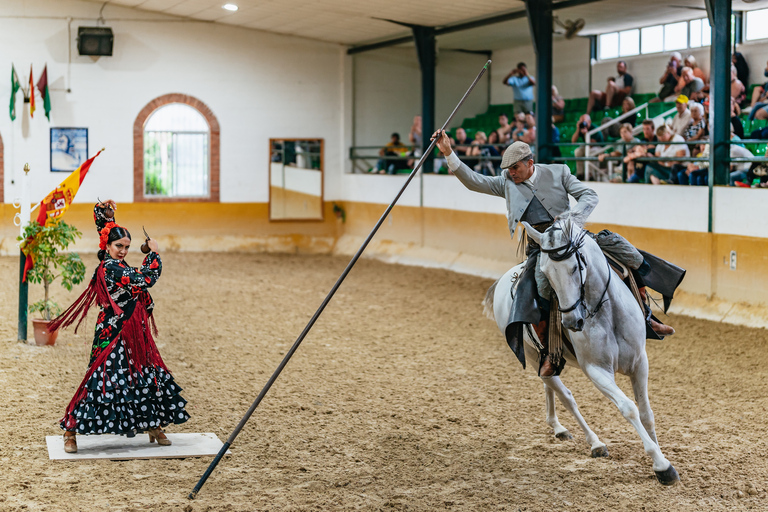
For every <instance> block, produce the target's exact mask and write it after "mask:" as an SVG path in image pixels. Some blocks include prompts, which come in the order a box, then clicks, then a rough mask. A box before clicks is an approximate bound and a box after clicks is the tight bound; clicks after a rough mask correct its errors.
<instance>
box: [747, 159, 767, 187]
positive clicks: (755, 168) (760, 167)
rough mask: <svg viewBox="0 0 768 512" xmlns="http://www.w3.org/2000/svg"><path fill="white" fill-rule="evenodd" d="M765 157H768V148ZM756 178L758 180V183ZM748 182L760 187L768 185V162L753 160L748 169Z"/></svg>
mask: <svg viewBox="0 0 768 512" xmlns="http://www.w3.org/2000/svg"><path fill="white" fill-rule="evenodd" d="M765 157H766V158H768V149H766V150H765ZM755 180H758V182H757V185H755ZM747 183H748V184H750V185H752V186H758V187H760V188H766V187H768V162H752V165H750V166H749V171H747Z"/></svg>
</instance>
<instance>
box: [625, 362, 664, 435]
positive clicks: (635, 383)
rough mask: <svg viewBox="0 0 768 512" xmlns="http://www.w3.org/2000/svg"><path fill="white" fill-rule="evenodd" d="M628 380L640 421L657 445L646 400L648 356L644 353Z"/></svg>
mask: <svg viewBox="0 0 768 512" xmlns="http://www.w3.org/2000/svg"><path fill="white" fill-rule="evenodd" d="M629 378H630V380H631V381H632V390H633V391H634V393H635V402H637V408H638V410H639V411H640V421H641V422H642V424H643V427H645V431H646V432H648V435H649V436H651V439H653V442H654V443H656V444H659V441H658V439H657V438H656V423H655V421H654V419H653V411H652V410H651V402H650V401H649V400H648V356H647V355H646V354H645V353H643V355H642V357H641V360H640V362H639V364H638V365H637V367H636V368H635V369H634V372H633V373H632V374H631V375H630V376H629Z"/></svg>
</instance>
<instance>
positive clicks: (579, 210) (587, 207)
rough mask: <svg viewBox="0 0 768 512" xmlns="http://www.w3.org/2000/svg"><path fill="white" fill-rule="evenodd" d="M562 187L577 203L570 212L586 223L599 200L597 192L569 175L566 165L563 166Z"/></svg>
mask: <svg viewBox="0 0 768 512" xmlns="http://www.w3.org/2000/svg"><path fill="white" fill-rule="evenodd" d="M563 186H564V187H565V191H566V192H568V194H570V195H572V196H573V197H575V198H576V201H578V202H577V204H576V206H574V207H573V208H572V209H571V212H572V213H573V214H574V215H577V216H579V217H581V218H582V219H584V221H586V220H587V217H589V214H590V213H592V210H594V209H595V207H596V206H597V202H598V200H599V199H598V197H597V192H595V191H594V190H592V189H591V188H589V187H588V186H586V185H585V184H583V183H582V182H580V181H579V179H578V178H577V177H576V176H574V175H573V174H571V171H570V169H568V166H566V165H563Z"/></svg>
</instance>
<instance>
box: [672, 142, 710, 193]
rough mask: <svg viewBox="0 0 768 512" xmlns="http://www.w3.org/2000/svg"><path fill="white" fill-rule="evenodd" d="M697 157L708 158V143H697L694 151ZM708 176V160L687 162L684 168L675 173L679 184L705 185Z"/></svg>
mask: <svg viewBox="0 0 768 512" xmlns="http://www.w3.org/2000/svg"><path fill="white" fill-rule="evenodd" d="M693 154H695V155H696V156H697V157H699V158H709V144H697V145H696V146H695V149H694V153H693ZM708 176H709V163H708V162H688V164H687V165H686V166H685V169H684V170H681V171H679V172H678V173H677V181H678V183H679V184H680V185H696V186H701V185H706V184H707V181H708Z"/></svg>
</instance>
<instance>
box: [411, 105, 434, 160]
mask: <svg viewBox="0 0 768 512" xmlns="http://www.w3.org/2000/svg"><path fill="white" fill-rule="evenodd" d="M408 140H409V141H410V142H411V145H413V149H412V150H411V153H410V156H411V157H413V158H410V159H409V160H408V167H413V164H414V163H415V162H416V159H417V158H420V157H421V155H422V152H423V149H422V147H421V143H422V140H423V139H422V137H421V116H414V118H413V124H411V131H410V132H409V133H408ZM424 172H431V171H429V170H427V169H424Z"/></svg>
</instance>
